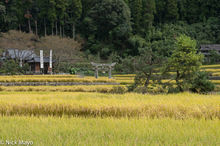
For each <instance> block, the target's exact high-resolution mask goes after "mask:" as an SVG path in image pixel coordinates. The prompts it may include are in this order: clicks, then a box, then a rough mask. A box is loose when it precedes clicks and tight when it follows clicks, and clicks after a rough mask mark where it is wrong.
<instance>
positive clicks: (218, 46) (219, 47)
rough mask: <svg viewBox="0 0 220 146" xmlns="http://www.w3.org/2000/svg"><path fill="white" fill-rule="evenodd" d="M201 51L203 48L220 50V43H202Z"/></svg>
mask: <svg viewBox="0 0 220 146" xmlns="http://www.w3.org/2000/svg"><path fill="white" fill-rule="evenodd" d="M200 50H201V51H203V50H218V51H219V50H220V44H212V45H201V49H200Z"/></svg>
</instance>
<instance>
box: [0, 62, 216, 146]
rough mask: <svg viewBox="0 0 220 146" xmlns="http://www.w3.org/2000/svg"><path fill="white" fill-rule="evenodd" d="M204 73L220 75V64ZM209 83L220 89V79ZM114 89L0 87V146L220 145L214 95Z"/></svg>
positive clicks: (61, 78)
mask: <svg viewBox="0 0 220 146" xmlns="http://www.w3.org/2000/svg"><path fill="white" fill-rule="evenodd" d="M202 68H203V69H205V70H207V71H209V72H211V73H212V75H213V76H220V73H219V72H220V70H219V68H220V65H212V66H203V67H202ZM134 77H135V75H134V74H128V75H114V76H113V79H111V80H109V79H108V78H107V77H101V78H99V79H95V78H94V77H84V78H80V77H78V76H75V75H53V76H51V75H44V76H39V75H38V76H37V75H36V76H0V82H83V83H95V82H105V83H110V82H114V83H120V84H125V85H128V84H131V83H133V82H134V81H133V79H134ZM166 81H167V80H164V81H163V82H166ZM172 82H174V81H172ZM212 82H214V83H215V84H217V87H218V88H217V89H220V88H219V85H218V84H220V82H219V81H218V80H213V81H212ZM119 86H120V87H123V88H124V87H125V86H124V85H118V86H117V87H119ZM114 87H116V86H113V85H90V86H87V85H78V86H10V87H0V90H1V92H0V145H2V143H3V145H4V144H6V141H7V142H8V141H9V142H16V141H17V142H18V141H21V140H23V141H27V142H33V145H37V146H38V145H39V146H61V145H65V146H72V145H100V146H101V145H109V146H110V145H111V146H112V145H220V126H219V125H220V94H219V93H218V90H216V91H217V92H216V93H215V94H213V93H212V94H207V95H199V94H192V93H180V94H159V95H151V94H146V95H142V94H135V93H126V94H112V90H113V88H114ZM104 93H105V94H104Z"/></svg>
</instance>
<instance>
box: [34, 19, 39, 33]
mask: <svg viewBox="0 0 220 146" xmlns="http://www.w3.org/2000/svg"><path fill="white" fill-rule="evenodd" d="M34 23H35V34H36V36H37V35H38V30H37V20H35V21H34Z"/></svg>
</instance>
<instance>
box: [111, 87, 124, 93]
mask: <svg viewBox="0 0 220 146" xmlns="http://www.w3.org/2000/svg"><path fill="white" fill-rule="evenodd" d="M127 91H128V89H127V88H126V87H123V86H114V87H113V88H112V89H111V91H110V92H111V93H113V94H124V93H126V92H127Z"/></svg>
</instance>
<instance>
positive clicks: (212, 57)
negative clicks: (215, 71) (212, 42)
mask: <svg viewBox="0 0 220 146" xmlns="http://www.w3.org/2000/svg"><path fill="white" fill-rule="evenodd" d="M219 58H220V54H219V53H218V52H217V51H215V50H211V51H209V55H208V57H207V59H206V62H207V63H209V64H216V63H218V62H219V61H220V59H219Z"/></svg>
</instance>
